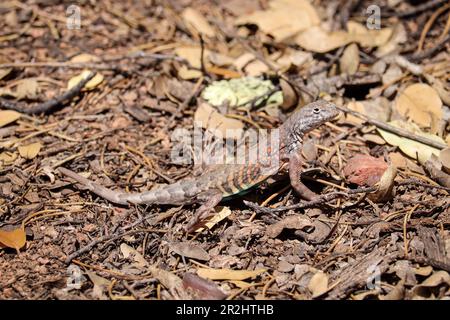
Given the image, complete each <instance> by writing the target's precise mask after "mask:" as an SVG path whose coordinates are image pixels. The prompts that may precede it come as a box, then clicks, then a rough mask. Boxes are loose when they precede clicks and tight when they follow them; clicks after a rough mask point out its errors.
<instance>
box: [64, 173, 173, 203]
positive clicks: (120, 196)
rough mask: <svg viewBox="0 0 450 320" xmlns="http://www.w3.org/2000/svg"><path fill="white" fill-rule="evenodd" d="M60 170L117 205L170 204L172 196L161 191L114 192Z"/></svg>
mask: <svg viewBox="0 0 450 320" xmlns="http://www.w3.org/2000/svg"><path fill="white" fill-rule="evenodd" d="M58 170H59V171H60V172H61V173H62V174H64V175H66V176H68V177H70V178H72V179H74V180H76V181H77V182H78V183H80V184H82V185H84V186H85V187H86V188H87V189H88V190H89V191H91V192H93V193H95V194H96V195H98V196H100V197H102V198H104V199H106V200H108V201H110V202H113V203H116V204H122V205H126V204H128V203H134V204H151V203H161V204H163V203H165V202H168V203H170V199H166V198H170V194H165V193H164V192H161V191H159V193H161V194H159V193H158V192H153V191H147V192H142V193H126V192H123V191H114V190H111V189H108V188H105V187H103V186H101V185H99V184H97V183H95V182H93V181H91V180H89V179H86V178H85V177H83V176H81V175H79V174H78V173H75V172H73V171H71V170H69V169H66V168H63V167H60V168H58Z"/></svg>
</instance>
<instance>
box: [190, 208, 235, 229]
mask: <svg viewBox="0 0 450 320" xmlns="http://www.w3.org/2000/svg"><path fill="white" fill-rule="evenodd" d="M214 210H215V211H216V214H215V215H214V216H213V217H212V218H211V219H209V220H208V222H206V223H205V227H207V228H208V229H210V230H211V229H212V228H213V227H214V226H215V225H216V224H218V223H219V222H220V221H222V220H223V219H225V218H226V217H228V216H229V215H230V214H231V210H230V208H228V207H220V206H217V207H215V208H214ZM203 230H204V228H198V229H197V230H195V232H197V233H198V232H202V231H203Z"/></svg>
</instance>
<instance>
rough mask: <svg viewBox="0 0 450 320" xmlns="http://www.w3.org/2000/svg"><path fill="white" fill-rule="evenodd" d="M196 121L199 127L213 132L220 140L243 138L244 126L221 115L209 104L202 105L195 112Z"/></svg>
mask: <svg viewBox="0 0 450 320" xmlns="http://www.w3.org/2000/svg"><path fill="white" fill-rule="evenodd" d="M194 121H195V123H196V125H197V126H199V127H201V128H205V129H209V130H211V132H212V133H213V134H214V135H215V136H217V137H218V138H224V137H226V138H231V139H239V138H240V137H242V134H243V128H244V124H243V123H242V122H241V121H239V120H236V119H231V118H227V117H225V116H223V115H222V114H220V113H219V112H218V111H217V110H216V109H214V108H213V107H211V106H210V105H209V104H207V103H202V104H201V105H200V106H199V107H198V108H197V111H196V112H195V115H194Z"/></svg>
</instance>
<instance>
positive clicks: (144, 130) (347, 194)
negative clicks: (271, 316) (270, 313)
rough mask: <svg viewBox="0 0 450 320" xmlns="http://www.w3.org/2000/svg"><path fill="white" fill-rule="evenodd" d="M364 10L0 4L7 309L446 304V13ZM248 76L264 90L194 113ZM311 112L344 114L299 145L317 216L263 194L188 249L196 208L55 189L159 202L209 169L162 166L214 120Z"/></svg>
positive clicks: (264, 119) (1, 209) (449, 14)
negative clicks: (185, 136)
mask: <svg viewBox="0 0 450 320" xmlns="http://www.w3.org/2000/svg"><path fill="white" fill-rule="evenodd" d="M75 2H76V4H75V5H73V3H75ZM373 2H374V1H364V0H363V1H355V0H341V1H337V0H333V1H319V0H312V1H306V0H303V1H292V0H272V1H268V0H261V1H251V0H239V1H238V0H226V1H212V0H211V1H206V0H205V1H200V0H179V1H177V0H170V1H159V0H143V1H130V0H125V1H95V0H91V1H88V0H86V1H58V0H47V1H46V0H30V1H2V2H1V3H0V17H1V18H0V299H33V300H34V299H124V300H131V299H238V300H240V299H246V300H248V299H380V300H387V299H448V298H449V297H450V275H449V272H450V209H449V207H450V198H449V191H450V175H449V173H450V150H449V149H448V148H449V145H450V134H449V133H450V124H449V119H450V109H449V106H450V86H449V81H450V77H449V74H450V72H449V70H450V59H449V57H450V54H449V49H450V46H449V41H448V40H449V29H450V6H449V4H448V2H447V1H435V0H433V1H376V2H377V3H376V5H375V6H374V5H373ZM311 3H312V4H311ZM371 5H372V6H371ZM377 10H379V13H380V15H377V13H378V11H377ZM377 19H378V20H377ZM80 75H81V76H80ZM83 77H85V78H83ZM87 77H88V78H89V80H87ZM243 77H254V78H252V79H253V80H255V79H256V80H255V81H257V82H255V83H258V86H259V85H261V86H262V84H261V83H262V82H261V80H262V79H263V80H267V81H268V82H267V83H269V85H268V87H267V89H264V90H263V91H262V94H261V93H259V94H256V98H255V96H253V98H251V99H248V100H246V101H245V103H242V104H240V103H239V101H241V100H237V101H238V102H233V101H232V99H231V98H229V99H228V100H224V101H222V102H221V103H217V104H215V103H214V102H213V99H217V98H218V97H219V96H221V95H222V94H224V93H223V92H224V91H217V92H216V91H214V92H215V93H213V94H212V95H211V96H210V97H207V96H206V95H204V92H205V89H206V88H210V87H211V86H212V85H214V84H217V83H218V82H217V81H219V80H224V82H221V83H222V84H223V83H229V82H228V81H229V80H230V79H240V78H243ZM83 79H85V80H83ZM258 81H259V82H258ZM242 86H243V85H242V84H239V85H237V87H238V89H236V90H239V89H242ZM255 86H256V85H255ZM251 90H256V89H255V87H252V89H251ZM251 90H250V91H251ZM227 92H228V91H227ZM277 92H278V95H279V96H280V97H281V96H282V97H283V102H282V103H278V104H276V103H275V104H273V103H272V104H270V103H269V100H270V97H274V96H275V94H276V93H277ZM228 94H229V93H228ZM246 94H247V93H246ZM319 98H323V99H326V100H328V101H331V102H333V103H335V104H336V105H338V106H339V107H341V110H342V112H341V114H340V116H339V118H338V119H336V120H334V121H332V122H329V123H327V124H325V125H322V126H321V127H320V128H318V129H315V130H313V131H312V132H310V133H309V134H307V135H306V136H305V137H304V139H303V141H304V145H303V149H302V158H303V159H304V161H303V169H304V173H303V174H302V177H301V179H302V181H303V182H304V183H305V185H307V186H308V187H309V188H310V189H311V190H313V191H314V192H316V193H317V194H318V195H319V198H317V199H316V201H312V202H311V201H306V200H303V199H301V197H299V196H298V195H297V194H296V192H294V190H293V189H292V187H291V185H290V183H289V178H287V177H284V178H283V177H276V179H275V178H271V179H269V180H267V181H266V182H265V183H263V184H262V185H260V186H258V187H256V188H254V189H252V190H251V192H249V193H247V194H245V195H239V196H237V197H235V198H233V199H231V200H229V201H226V202H222V203H221V204H220V206H218V207H216V208H215V211H216V215H215V216H214V217H213V218H212V220H211V221H210V222H209V224H208V225H207V226H206V227H204V228H201V229H197V230H193V232H190V233H187V232H186V231H185V228H184V227H185V226H186V225H187V224H188V223H189V222H190V221H192V219H193V217H194V214H195V210H196V209H197V208H198V207H199V204H195V203H194V204H186V205H176V206H172V205H152V204H150V205H131V204H130V205H116V204H113V203H110V202H108V201H107V200H105V199H102V198H101V197H99V196H96V195H95V194H93V193H92V192H90V191H89V190H87V189H86V188H85V187H83V186H82V185H81V184H77V183H75V181H74V180H72V179H71V178H68V177H65V176H63V175H62V174H61V173H60V172H59V171H58V168H59V167H65V168H69V169H71V170H73V171H75V172H78V173H82V174H84V175H85V176H89V179H90V180H93V181H95V182H97V183H99V184H101V185H104V186H106V187H108V188H112V189H123V190H125V191H127V192H142V191H146V190H151V189H155V188H158V187H159V186H161V185H164V184H170V183H174V182H175V181H178V180H180V179H183V178H186V177H195V176H198V175H201V174H202V172H204V171H205V170H206V169H205V167H204V166H202V165H201V164H200V165H199V164H198V163H197V164H195V165H194V163H186V164H177V163H174V162H173V161H172V160H173V158H172V151H173V148H174V145H175V144H176V141H174V132H176V130H177V129H180V128H181V129H186V130H193V128H194V119H197V117H198V119H200V120H201V119H205V115H204V113H205V112H206V113H207V116H206V118H208V119H211V118H212V117H217V119H218V120H216V125H217V126H219V127H220V126H221V127H223V128H235V126H237V127H239V128H241V127H242V128H244V129H255V128H262V129H270V128H276V127H278V126H279V125H280V124H281V123H283V121H285V119H286V118H287V117H288V115H289V114H290V113H291V112H292V111H293V110H294V109H295V108H296V107H301V106H304V105H305V104H307V103H309V102H312V101H315V100H317V99H319ZM236 99H237V98H236ZM239 99H241V98H239ZM242 99H243V98H242ZM241 102H242V101H241ZM233 103H234V104H233ZM205 105H207V107H205ZM211 106H212V109H211V108H210V107H211ZM208 108H210V109H208ZM12 110H14V111H12ZM205 110H206V111H205ZM208 110H209V111H208ZM211 110H214V111H213V112H212V113H211V112H210V111H211ZM202 112H203V113H202ZM208 112H209V113H208ZM352 112H353V113H352ZM202 116H203V118H202ZM398 128H400V129H398ZM210 129H212V125H208V124H206V127H203V128H202V129H201V130H203V132H206V130H210ZM402 130H403V131H402ZM405 131H406V133H405ZM208 132H209V131H208ZM244 200H245V201H246V202H244Z"/></svg>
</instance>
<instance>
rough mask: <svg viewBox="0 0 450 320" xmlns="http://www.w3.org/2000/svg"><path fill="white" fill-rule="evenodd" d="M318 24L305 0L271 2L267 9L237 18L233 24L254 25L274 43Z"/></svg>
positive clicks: (312, 8)
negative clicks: (269, 36)
mask: <svg viewBox="0 0 450 320" xmlns="http://www.w3.org/2000/svg"><path fill="white" fill-rule="evenodd" d="M319 23H320V19H319V16H318V15H317V12H316V10H315V9H314V7H313V6H312V5H311V4H310V3H309V2H308V1H306V0H272V1H271V2H269V9H268V10H265V11H255V12H253V13H251V14H249V15H245V16H241V17H239V18H238V19H237V20H236V22H235V24H237V25H240V24H256V25H257V26H258V27H259V28H260V29H261V30H262V31H263V32H264V33H267V34H269V35H271V36H272V37H274V39H275V41H277V42H281V41H284V40H287V39H289V38H291V37H293V36H295V35H296V34H298V33H299V32H300V31H302V30H305V29H307V28H309V27H311V26H314V25H318V24H319Z"/></svg>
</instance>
